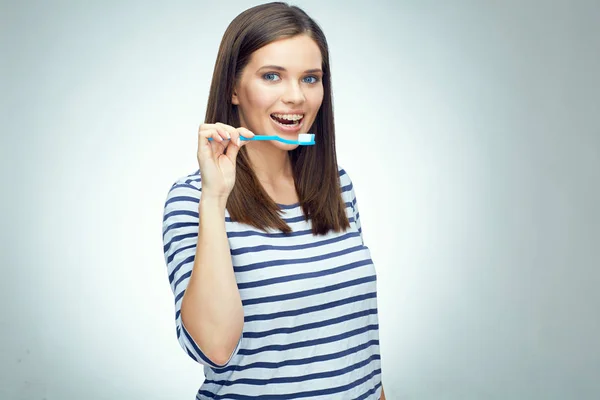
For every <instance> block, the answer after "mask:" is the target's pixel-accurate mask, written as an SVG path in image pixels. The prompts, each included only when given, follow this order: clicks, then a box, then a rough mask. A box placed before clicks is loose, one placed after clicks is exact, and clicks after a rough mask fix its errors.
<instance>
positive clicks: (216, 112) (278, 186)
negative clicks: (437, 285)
mask: <svg viewBox="0 0 600 400" xmlns="http://www.w3.org/2000/svg"><path fill="white" fill-rule="evenodd" d="M330 75H331V72H330V68H329V50H328V47H327V42H326V40H325V36H324V34H323V32H322V31H321V29H320V28H319V26H318V25H317V24H316V23H315V22H314V21H313V20H312V19H311V18H310V17H309V16H308V15H306V13H305V12H304V11H302V10H301V9H300V8H298V7H295V6H288V5H287V4H285V3H269V4H264V5H261V6H257V7H254V8H251V9H249V10H246V11H244V12H243V13H242V14H240V15H239V16H238V17H236V18H235V19H234V20H233V22H232V23H231V24H230V25H229V27H228V28H227V30H226V32H225V34H224V36H223V40H222V42H221V46H220V49H219V55H218V58H217V62H216V65H215V70H214V74H213V80H212V85H211V89H210V96H209V100H208V105H207V111H206V116H205V121H204V123H203V124H202V125H201V126H200V129H199V132H198V151H197V157H198V164H199V169H198V170H197V171H196V172H194V173H191V174H188V175H185V176H182V177H181V178H180V179H178V180H177V181H176V182H175V183H174V185H173V186H172V187H171V188H170V190H169V192H168V196H167V200H166V203H165V208H164V214H163V242H164V243H163V244H164V248H163V250H164V255H165V261H166V264H167V269H168V273H169V282H170V285H171V289H172V291H173V295H174V298H175V324H176V332H177V337H178V339H179V343H180V344H181V346H182V347H183V349H184V350H185V351H186V353H187V354H188V355H189V356H190V357H191V358H192V359H194V360H195V361H197V362H198V363H200V364H202V365H204V367H205V368H204V372H205V376H206V380H205V381H204V384H203V385H202V387H201V388H200V389H199V391H198V393H197V396H196V398H197V399H201V400H202V399H286V400H287V399H294V398H319V399H372V400H375V399H385V395H384V394H383V386H382V383H381V360H380V358H381V357H380V354H379V324H378V314H377V285H376V273H375V266H374V264H373V261H372V259H371V254H370V250H369V248H368V247H367V246H366V245H365V243H364V241H363V236H362V229H361V224H360V214H359V212H358V205H357V201H356V195H355V191H354V187H353V185H352V181H351V180H350V177H349V175H348V174H347V173H346V172H345V171H344V169H343V168H341V167H340V166H339V165H338V164H337V158H336V150H335V130H334V123H333V107H332V94H331V80H330ZM309 132H310V133H311V134H314V138H315V144H314V145H312V146H299V145H298V144H287V143H281V142H278V141H274V140H261V141H246V140H243V141H242V140H240V137H242V136H243V137H245V138H247V139H251V138H253V137H254V136H257V135H269V136H272V135H276V136H279V137H282V138H285V139H297V138H298V135H300V134H307V133H309Z"/></svg>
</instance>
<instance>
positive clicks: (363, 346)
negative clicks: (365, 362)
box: [212, 340, 379, 374]
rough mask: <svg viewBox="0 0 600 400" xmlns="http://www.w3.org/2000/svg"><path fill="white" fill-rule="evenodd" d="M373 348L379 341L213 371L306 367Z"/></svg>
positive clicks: (213, 369) (214, 370)
mask: <svg viewBox="0 0 600 400" xmlns="http://www.w3.org/2000/svg"><path fill="white" fill-rule="evenodd" d="M371 346H379V340H369V341H368V342H366V343H363V344H360V345H358V346H356V347H352V348H350V349H348V350H344V351H338V352H337V353H331V354H325V355H322V356H315V357H309V358H300V359H295V360H285V361H281V362H277V363H273V362H255V363H252V364H248V365H243V366H240V365H231V366H229V367H225V368H221V369H215V368H212V371H213V372H214V373H217V374H219V373H226V372H231V371H245V370H247V369H253V368H262V369H276V368H281V367H285V366H289V365H306V364H312V363H316V362H322V361H329V360H335V359H337V358H342V357H346V356H349V355H351V354H354V353H358V352H359V351H361V350H365V349H368V348H369V347H371Z"/></svg>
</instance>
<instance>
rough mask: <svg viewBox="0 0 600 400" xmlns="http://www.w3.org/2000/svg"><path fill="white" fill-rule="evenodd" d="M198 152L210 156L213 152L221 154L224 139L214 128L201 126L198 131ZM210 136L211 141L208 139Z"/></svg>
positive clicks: (223, 148)
mask: <svg viewBox="0 0 600 400" xmlns="http://www.w3.org/2000/svg"><path fill="white" fill-rule="evenodd" d="M198 136H199V137H198V153H199V154H201V155H202V156H203V157H206V158H212V157H213V155H214V154H217V155H218V154H222V153H223V151H224V150H225V147H224V146H223V144H222V142H223V141H224V139H223V138H222V137H221V136H220V135H219V133H218V132H217V130H216V129H215V128H208V129H207V128H206V127H203V128H202V129H201V130H200V132H199V133H198ZM209 138H212V139H213V140H212V141H209V140H208V139H209Z"/></svg>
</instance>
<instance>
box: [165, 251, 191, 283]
mask: <svg viewBox="0 0 600 400" xmlns="http://www.w3.org/2000/svg"><path fill="white" fill-rule="evenodd" d="M195 259H196V255H195V254H194V255H193V256H189V257H187V258H186V259H185V260H183V261H182V262H180V263H179V264H177V266H176V267H175V268H173V271H172V272H171V273H170V274H169V283H173V279H175V274H176V273H177V271H179V270H180V269H181V267H182V266H183V265H185V264H187V263H190V262H194V260H195ZM175 286H177V285H175ZM175 286H174V287H173V291H175Z"/></svg>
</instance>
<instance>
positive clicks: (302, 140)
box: [208, 133, 315, 146]
mask: <svg viewBox="0 0 600 400" xmlns="http://www.w3.org/2000/svg"><path fill="white" fill-rule="evenodd" d="M208 140H213V138H211V137H210V138H208ZM240 140H277V141H279V142H281V143H287V144H299V145H301V146H310V145H313V144H315V134H314V133H300V134H299V135H298V140H288V139H284V138H281V137H279V136H276V135H272V136H269V135H256V136H254V137H253V138H250V139H249V138H247V137H244V136H241V135H240Z"/></svg>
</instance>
